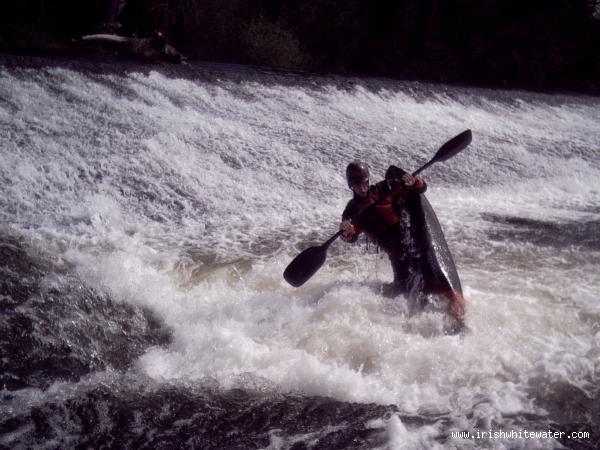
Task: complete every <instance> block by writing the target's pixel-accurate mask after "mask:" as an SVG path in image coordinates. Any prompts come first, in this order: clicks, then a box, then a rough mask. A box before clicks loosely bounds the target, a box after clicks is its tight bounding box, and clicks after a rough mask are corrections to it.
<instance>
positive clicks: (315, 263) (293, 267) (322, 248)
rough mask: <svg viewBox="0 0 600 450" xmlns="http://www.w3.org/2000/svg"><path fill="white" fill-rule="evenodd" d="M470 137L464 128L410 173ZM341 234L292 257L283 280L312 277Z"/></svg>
mask: <svg viewBox="0 0 600 450" xmlns="http://www.w3.org/2000/svg"><path fill="white" fill-rule="evenodd" d="M471 138H472V137H471V130H465V131H463V132H462V133H461V134H459V135H458V136H455V137H454V138H452V139H450V140H449V141H448V142H446V143H445V144H444V145H442V146H441V147H440V149H439V150H438V151H437V153H436V154H435V155H434V156H433V158H431V159H430V160H429V162H427V163H426V164H424V165H423V166H422V167H420V168H419V169H417V170H416V171H415V172H413V174H412V175H413V176H416V175H418V174H419V173H420V172H421V171H423V170H425V169H426V168H427V167H429V166H430V165H432V164H434V163H436V162H440V161H445V160H447V159H448V158H451V157H452V156H454V155H456V154H457V153H458V152H460V151H461V150H462V149H464V148H465V147H466V146H468V145H469V144H470V143H471ZM341 234H342V230H339V231H338V232H337V233H335V234H334V235H333V236H331V237H330V238H329V239H327V241H325V242H324V243H323V244H321V245H319V246H316V247H309V248H307V249H306V250H304V251H303V252H301V253H300V254H299V255H298V256H296V258H294V260H293V261H292V262H291V263H290V264H289V265H288V266H287V267H286V269H285V271H284V272H283V277H284V278H285V280H286V281H287V282H288V283H290V284H291V285H292V286H294V287H298V286H301V285H302V284H304V283H305V282H306V281H308V280H309V279H310V277H312V276H313V275H314V274H315V273H316V272H317V270H319V268H320V267H321V265H322V264H323V263H324V262H325V259H326V257H327V249H328V248H329V246H330V245H331V244H332V243H333V242H334V241H335V240H336V239H337V238H338V237H340V236H341Z"/></svg>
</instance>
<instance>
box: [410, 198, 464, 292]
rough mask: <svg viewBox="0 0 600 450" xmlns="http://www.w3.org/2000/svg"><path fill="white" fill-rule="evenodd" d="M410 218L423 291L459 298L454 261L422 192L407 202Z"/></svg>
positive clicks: (431, 208)
mask: <svg viewBox="0 0 600 450" xmlns="http://www.w3.org/2000/svg"><path fill="white" fill-rule="evenodd" d="M406 206H407V209H408V211H409V215H410V221H411V226H410V229H411V237H412V241H413V243H414V245H415V246H416V247H417V252H418V253H419V255H420V258H419V262H420V265H421V267H420V268H419V269H420V271H421V273H422V275H423V290H424V293H426V294H440V295H444V296H446V297H448V298H449V299H450V300H455V299H456V297H457V296H460V297H461V298H462V296H463V292H462V286H461V283H460V278H459V276H458V271H457V270H456V264H455V263H454V258H453V257H452V253H451V252H450V249H449V248H448V243H447V242H446V238H445V236H444V232H443V231H442V227H441V225H440V222H439V220H438V218H437V216H436V214H435V212H434V210H433V207H432V206H431V204H430V203H429V201H428V200H427V197H425V195H424V194H420V195H415V196H412V197H411V198H410V199H409V200H408V202H407V205H406Z"/></svg>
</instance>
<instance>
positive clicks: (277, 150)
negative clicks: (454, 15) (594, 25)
mask: <svg viewBox="0 0 600 450" xmlns="http://www.w3.org/2000/svg"><path fill="white" fill-rule="evenodd" d="M202 70H206V69H203V68H202V67H198V71H202ZM266 81H268V82H264V83H263V82H261V80H260V78H257V77H249V80H248V81H241V82H234V81H231V80H230V79H228V78H227V77H226V76H224V77H223V78H222V79H221V80H218V81H212V82H209V81H202V80H200V79H197V80H195V79H184V78H179V77H177V76H173V75H171V76H167V75H164V74H161V73H159V72H158V71H150V72H148V73H140V72H131V73H127V74H125V75H123V74H119V73H113V74H111V73H106V74H89V73H87V74H84V73H80V72H77V71H74V70H69V69H61V68H47V69H43V70H15V69H10V70H9V69H6V68H0V126H1V129H2V130H3V132H2V134H1V136H0V151H1V155H0V157H1V158H2V159H1V163H0V179H1V181H2V187H1V188H0V189H1V190H2V196H1V198H0V205H1V209H0V211H1V212H0V217H1V223H2V228H3V229H4V230H8V231H9V232H10V233H13V234H15V233H16V234H18V235H23V236H25V237H26V238H27V239H28V240H29V241H30V242H31V243H32V244H33V245H34V246H36V247H37V248H39V249H40V250H42V251H45V252H48V253H50V254H52V255H54V256H55V258H56V260H57V262H58V263H59V264H60V263H63V262H67V263H70V264H73V265H74V266H75V267H76V270H77V272H78V273H79V274H81V275H82V276H83V278H84V279H85V280H86V281H87V282H88V283H89V284H90V285H92V286H95V287H97V288H99V289H101V290H103V291H106V292H108V293H110V294H111V295H112V296H113V297H114V298H115V299H117V300H119V301H124V302H131V303H134V304H138V305H144V306H149V307H150V308H152V310H154V311H155V312H157V313H158V315H159V316H160V317H161V318H162V320H164V321H165V322H166V324H167V325H168V326H169V327H170V328H172V329H173V331H174V342H173V344H172V345H171V346H170V347H169V348H155V349H151V350H150V351H149V352H147V353H146V354H145V355H144V356H143V357H142V358H141V359H140V360H139V361H138V363H137V365H136V369H135V370H137V371H139V372H141V373H143V374H146V375H149V376H151V377H152V378H155V379H157V380H170V381H173V380H179V381H181V382H188V381H196V380H200V381H202V380H204V379H206V378H210V379H216V380H217V381H218V382H219V383H220V384H221V385H222V386H223V387H225V388H227V387H232V386H240V387H250V386H254V385H256V384H257V383H258V384H259V385H264V386H267V387H268V388H269V389H274V390H277V391H282V392H297V391H300V392H303V393H306V394H307V395H323V396H331V397H334V398H336V399H339V400H345V401H352V402H376V403H381V404H392V403H393V404H396V405H398V407H399V409H400V411H401V412H402V413H406V414H424V415H436V414H450V415H451V416H452V417H454V418H455V420H456V422H455V426H456V430H458V431H462V430H470V429H479V428H481V429H498V428H504V429H510V428H511V425H510V417H513V416H515V415H519V414H523V413H537V414H543V411H541V410H540V408H539V406H538V397H542V396H543V395H544V394H545V393H546V392H548V391H552V390H553V389H557V388H558V387H560V386H561V385H562V383H566V384H570V385H574V386H578V387H579V388H581V389H583V390H590V392H591V391H593V390H594V389H595V387H597V386H598V376H599V371H600V329H599V327H598V323H599V321H600V306H599V305H600V304H599V303H598V297H599V294H600V285H599V283H598V278H597V274H598V272H599V269H600V252H599V251H598V250H597V247H596V250H594V249H589V248H579V247H578V246H577V245H566V246H559V247H558V248H555V247H552V246H550V245H546V246H543V245H535V244H534V243H529V242H523V241H511V240H508V239H507V240H498V239H496V240H493V239H490V237H489V232H490V230H497V231H502V230H503V229H504V228H505V227H508V225H504V224H501V223H495V222H491V221H489V220H486V219H485V217H487V216H486V214H487V215H494V216H499V217H519V218H526V219H534V220H538V221H545V222H550V223H563V222H571V221H573V222H577V221H582V222H585V221H599V220H600V209H599V207H598V205H599V203H600V163H599V162H598V161H599V157H600V150H599V149H600V101H599V100H597V99H592V98H585V97H569V96H561V97H549V96H541V95H532V94H527V93H523V92H512V93H493V92H491V91H476V90H464V89H463V90H460V89H449V88H443V87H430V86H429V87H427V86H419V85H416V84H414V85H406V84H405V85H400V84H397V85H395V86H394V85H393V84H389V86H387V88H386V89H383V90H380V91H379V92H373V91H371V90H369V89H367V88H365V87H362V86H361V85H360V82H358V81H356V80H345V81H344V82H343V83H342V82H336V81H335V80H330V79H323V80H320V81H319V80H316V81H315V80H314V79H311V80H309V81H306V80H304V81H301V80H299V81H298V84H297V85H288V84H287V83H280V82H272V80H266ZM336 83H337V84H336ZM342 86H344V87H342ZM465 128H470V129H472V130H473V134H474V139H473V143H472V145H471V146H470V147H469V148H468V149H467V150H465V151H464V152H463V153H462V154H460V155H458V156H456V157H455V158H453V159H452V160H450V161H448V162H446V163H444V164H441V165H438V166H434V167H432V168H431V169H428V171H427V172H426V173H425V176H426V178H427V180H428V181H429V186H430V187H429V191H428V197H429V199H430V202H431V203H432V204H433V206H434V208H435V209H436V211H437V214H438V217H439V218H440V221H441V223H442V226H443V228H444V229H445V231H446V236H447V240H448V242H449V245H450V248H451V249H452V251H453V253H454V256H455V259H456V262H457V266H458V269H459V273H460V275H461V278H462V282H463V287H464V290H465V297H466V299H467V323H468V326H469V328H470V331H471V332H470V333H469V334H467V335H466V336H465V337H463V338H461V337H458V336H446V335H444V334H443V333H442V329H443V326H444V320H443V316H442V315H441V314H439V313H433V312H431V313H424V314H420V315H416V316H411V317H409V316H407V315H406V313H405V309H404V308H403V306H402V304H401V301H399V300H398V299H395V300H394V299H389V298H386V297H384V296H382V295H380V293H379V286H380V285H381V283H383V282H386V281H388V280H389V279H391V270H390V269H389V267H388V263H387V260H386V259H385V258H382V257H378V256H377V255H376V254H374V253H373V252H372V251H371V252H368V253H367V252H365V248H364V246H362V245H361V246H354V247H351V246H348V245H345V244H343V243H342V242H337V243H336V244H334V245H335V247H334V248H332V250H331V251H330V253H331V255H330V258H329V260H328V264H327V265H325V266H324V267H323V268H322V269H321V271H320V272H318V274H317V275H315V276H314V278H313V279H311V281H310V282H309V283H307V284H306V285H305V286H303V287H302V288H299V289H294V288H291V287H290V286H288V285H287V284H286V283H285V282H284V280H283V279H282V277H281V273H282V271H283V269H284V268H285V266H286V265H287V263H288V262H289V261H290V259H291V258H292V257H293V256H294V255H295V254H297V253H298V251H299V249H302V248H305V247H306V246H307V245H311V244H315V243H317V242H321V241H323V240H324V239H326V238H327V237H328V236H330V235H331V234H333V233H334V232H335V231H336V228H337V224H338V221H339V215H340V213H341V211H342V209H343V207H344V205H345V202H346V201H347V200H348V196H349V192H348V190H347V188H346V186H345V181H344V178H343V168H344V167H345V165H346V164H347V162H348V161H349V160H351V159H355V158H361V159H364V160H366V161H367V162H368V163H369V164H370V166H371V167H372V173H373V178H379V177H382V176H383V173H384V171H385V168H386V167H387V165H388V164H391V163H396V164H399V165H401V166H403V167H405V168H407V169H411V168H416V167H418V166H420V165H421V164H422V163H424V162H425V161H427V159H428V158H429V157H430V156H431V155H432V154H433V153H434V152H435V150H436V149H437V147H438V146H439V145H441V144H442V143H443V142H444V141H445V140H447V139H448V138H450V137H452V136H453V135H455V134H457V133H459V132H460V131H462V130H463V129H465ZM482 214H483V216H482ZM595 234H596V236H599V234H600V233H599V232H598V230H596V231H595ZM366 253H367V254H366ZM365 254H366V256H365ZM594 386H595V387H594ZM396 420H397V421H396ZM386 426H387V427H388V433H389V436H390V446H392V447H398V448H431V446H432V445H433V444H434V441H433V439H434V438H435V437H436V436H437V435H438V434H439V430H438V431H436V429H435V428H432V427H424V428H423V429H420V430H412V431H411V432H410V433H409V432H408V431H407V430H406V428H405V426H404V425H403V424H402V423H401V422H400V421H399V419H398V418H397V417H396V418H394V419H392V420H391V421H390V422H389V423H388V424H387V425H386ZM407 436H408V437H407ZM450 442H452V441H450ZM461 445H463V446H467V447H468V446H469V445H471V443H469V442H466V443H462V444H461ZM486 445H489V446H490V447H492V448H503V446H507V447H509V446H513V447H510V448H515V447H514V446H515V445H517V446H518V445H523V447H522V448H552V443H551V442H550V441H546V440H540V441H537V442H536V441H527V442H520V443H515V442H513V441H509V440H507V441H501V440H498V441H490V442H489V443H487V444H486ZM473 448H475V444H474V443H473Z"/></svg>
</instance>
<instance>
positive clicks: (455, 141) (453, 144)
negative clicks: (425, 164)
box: [432, 130, 473, 162]
mask: <svg viewBox="0 0 600 450" xmlns="http://www.w3.org/2000/svg"><path fill="white" fill-rule="evenodd" d="M472 139H473V135H472V133H471V130H465V131H463V132H462V133H460V134H459V135H458V136H454V137H453V138H452V139H450V140H449V141H448V142H446V143H445V144H444V145H442V146H441V147H440V149H439V150H438V151H437V153H436V154H435V156H434V157H433V158H432V159H433V160H434V161H435V162H441V161H446V160H447V159H448V158H452V157H453V156H454V155H456V154H457V153H458V152H460V151H461V150H463V149H464V148H465V147H467V145H469V144H470V143H471V140H472Z"/></svg>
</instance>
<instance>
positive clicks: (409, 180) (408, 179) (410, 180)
mask: <svg viewBox="0 0 600 450" xmlns="http://www.w3.org/2000/svg"><path fill="white" fill-rule="evenodd" d="M402 181H403V182H404V186H407V187H411V186H412V185H413V184H415V177H413V176H412V175H411V174H410V173H405V174H404V175H402Z"/></svg>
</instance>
